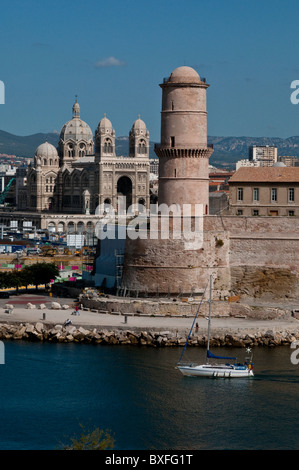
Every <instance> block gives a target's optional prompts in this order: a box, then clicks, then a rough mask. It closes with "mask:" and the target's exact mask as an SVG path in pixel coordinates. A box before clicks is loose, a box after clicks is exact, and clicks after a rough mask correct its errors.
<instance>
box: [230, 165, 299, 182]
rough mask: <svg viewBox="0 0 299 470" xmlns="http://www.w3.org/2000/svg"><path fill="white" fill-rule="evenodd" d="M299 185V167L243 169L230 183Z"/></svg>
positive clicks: (238, 171) (239, 170)
mask: <svg viewBox="0 0 299 470" xmlns="http://www.w3.org/2000/svg"><path fill="white" fill-rule="evenodd" d="M247 182H248V183H251V182H252V183H253V182H256V183H299V167H278V166H268V167H241V168H239V169H238V170H237V171H236V172H235V173H234V175H233V176H232V177H231V178H230V179H229V183H247Z"/></svg>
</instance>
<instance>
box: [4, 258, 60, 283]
mask: <svg viewBox="0 0 299 470" xmlns="http://www.w3.org/2000/svg"><path fill="white" fill-rule="evenodd" d="M58 275H59V269H58V266H56V264H55V263H35V264H32V265H28V266H24V268H23V269H21V270H13V271H10V272H0V288H2V289H4V288H18V287H21V286H26V287H27V286H28V285H29V284H34V285H35V286H36V288H37V286H38V285H39V284H49V282H50V281H51V279H55V277H57V276H58Z"/></svg>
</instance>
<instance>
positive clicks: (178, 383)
mask: <svg viewBox="0 0 299 470" xmlns="http://www.w3.org/2000/svg"><path fill="white" fill-rule="evenodd" d="M218 352H219V350H217V354H218ZM291 352H292V350H291V349H290V348H288V347H278V348H273V349H267V348H257V349H254V362H255V377H254V378H253V379H249V380H247V379H231V380H230V379H203V378H188V377H183V376H182V375H181V373H180V372H179V371H178V370H177V369H175V365H176V362H177V361H178V359H179V356H180V353H181V349H177V348H146V347H141V348H139V347H134V346H132V347H131V346H102V345H98V346H94V345H83V344H49V343H28V342H17V341H10V342H6V343H5V364H4V365H0V420H1V426H0V450H39V449H43V450H47V449H50V450H56V449H61V448H62V447H63V446H64V445H66V444H69V442H70V438H71V437H73V436H74V435H77V436H78V435H79V434H80V432H81V426H83V427H84V428H85V429H94V428H95V427H98V428H100V429H104V430H105V429H109V430H110V431H111V433H112V434H113V435H114V438H115V450H143V449H144V450H154V449H160V450H161V449H163V450H186V449H187V450H188V449H189V450H191V449H193V450H201V449H219V450H221V449H233V450H234V449H235V450H237V449H238V450H243V449H256V450H259V449H291V450H292V449H297V448H298V445H299V442H298V441H299V438H298V433H297V430H298V425H299V404H298V399H297V397H298V391H299V388H298V387H299V373H298V367H299V366H298V365H293V364H292V363H291V360H290V356H291ZM222 353H223V351H222V352H221V354H222ZM225 353H226V354H227V350H226V351H225ZM229 353H230V354H231V353H232V355H234V354H237V355H238V356H240V350H234V351H231V350H230V351H229ZM197 356H201V360H203V359H204V350H202V349H198V348H190V350H189V351H188V357H187V358H188V360H189V359H190V360H195V359H196V358H197ZM240 359H241V357H240Z"/></svg>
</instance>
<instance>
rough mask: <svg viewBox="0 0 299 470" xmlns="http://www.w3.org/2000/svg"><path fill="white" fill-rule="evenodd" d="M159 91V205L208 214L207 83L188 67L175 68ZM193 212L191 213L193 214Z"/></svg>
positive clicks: (210, 151) (157, 150)
mask: <svg viewBox="0 0 299 470" xmlns="http://www.w3.org/2000/svg"><path fill="white" fill-rule="evenodd" d="M160 86H161V88H162V112H161V143H160V145H156V146H155V153H156V155H157V156H158V157H159V196H158V201H159V205H160V204H167V206H170V205H172V204H178V205H180V207H182V206H183V204H190V205H191V207H193V205H194V204H202V205H203V214H208V213H209V157H210V156H211V154H212V152H213V149H212V147H209V146H208V145H207V110H206V90H207V88H208V86H209V85H208V84H207V83H206V81H205V79H201V78H200V77H199V75H198V74H197V72H196V71H195V70H194V69H192V68H191V67H185V66H183V67H178V68H177V69H175V70H174V71H173V72H172V73H171V75H170V77H168V78H166V79H164V81H163V83H162V84H161V85H160ZM192 212H193V211H192Z"/></svg>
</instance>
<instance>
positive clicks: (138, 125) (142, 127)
mask: <svg viewBox="0 0 299 470" xmlns="http://www.w3.org/2000/svg"><path fill="white" fill-rule="evenodd" d="M132 129H133V130H136V129H138V130H145V131H146V125H145V122H144V121H142V119H140V118H138V119H136V121H135V122H134V124H133V126H132Z"/></svg>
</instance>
